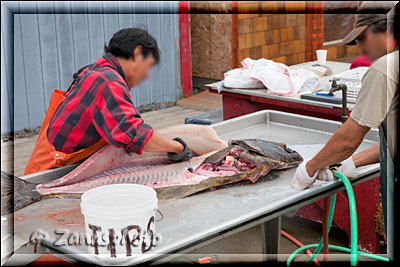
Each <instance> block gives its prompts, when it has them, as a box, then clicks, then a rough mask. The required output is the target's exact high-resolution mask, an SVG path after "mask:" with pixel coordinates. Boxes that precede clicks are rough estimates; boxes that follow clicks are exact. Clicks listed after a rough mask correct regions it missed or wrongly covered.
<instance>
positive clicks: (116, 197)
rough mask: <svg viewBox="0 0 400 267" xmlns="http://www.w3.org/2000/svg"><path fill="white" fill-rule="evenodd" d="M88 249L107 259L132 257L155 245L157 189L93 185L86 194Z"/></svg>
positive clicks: (135, 186) (83, 207)
mask: <svg viewBox="0 0 400 267" xmlns="http://www.w3.org/2000/svg"><path fill="white" fill-rule="evenodd" d="M81 199H82V201H81V212H82V214H83V216H84V218H85V229H86V240H87V242H89V244H88V250H89V253H91V254H96V255H98V256H99V257H100V258H101V259H103V260H106V261H110V260H111V261H120V260H126V259H131V258H132V257H134V256H138V255H140V254H142V253H143V252H146V251H149V250H150V249H151V248H152V247H153V246H154V244H155V239H156V236H155V209H157V202H158V199H157V195H156V191H155V190H154V189H153V188H151V187H148V186H143V185H137V184H114V185H106V186H101V187H97V188H93V189H91V190H89V191H86V192H85V193H84V194H83V195H82V198H81Z"/></svg>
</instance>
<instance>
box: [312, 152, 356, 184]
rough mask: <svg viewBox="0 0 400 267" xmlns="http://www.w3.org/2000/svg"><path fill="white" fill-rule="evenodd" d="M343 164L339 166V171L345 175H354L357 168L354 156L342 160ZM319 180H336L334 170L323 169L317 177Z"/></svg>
mask: <svg viewBox="0 0 400 267" xmlns="http://www.w3.org/2000/svg"><path fill="white" fill-rule="evenodd" d="M340 164H341V165H342V166H340V167H338V168H337V171H338V172H341V173H343V174H344V175H345V176H348V177H352V176H354V175H353V171H354V170H355V169H356V165H355V164H354V161H353V157H349V158H347V159H345V160H343V161H342V162H340ZM317 179H318V180H321V181H332V180H335V177H334V176H333V173H332V171H331V170H330V169H329V168H325V169H321V171H320V172H319V174H318V177H317Z"/></svg>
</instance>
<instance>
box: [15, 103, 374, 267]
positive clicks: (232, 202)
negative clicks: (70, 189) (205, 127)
mask: <svg viewBox="0 0 400 267" xmlns="http://www.w3.org/2000/svg"><path fill="white" fill-rule="evenodd" d="M340 126H341V123H339V122H334V121H328V120H322V119H318V118H312V117H306V116H301V115H295V114H289V113H283V112H279V111H268V110H265V111H259V112H256V113H252V114H248V115H245V116H241V117H238V118H234V119H231V120H228V121H224V122H221V123H218V124H215V125H213V127H214V129H215V130H216V132H217V133H218V135H219V136H221V138H222V139H224V140H229V139H236V138H260V139H265V140H269V141H276V142H283V143H286V144H287V145H289V147H290V148H292V149H294V150H296V151H298V152H299V153H300V154H301V155H302V156H303V157H304V158H305V159H307V158H309V157H312V156H313V155H315V154H316V153H317V152H318V151H319V149H321V148H322V147H323V146H324V144H325V143H326V142H327V141H328V139H329V138H330V137H331V135H332V133H333V132H335V131H336V130H337V129H338V128H339V127H340ZM377 141H378V132H377V131H376V130H371V131H370V132H369V133H368V134H367V135H366V138H365V140H364V141H363V143H362V144H361V146H360V148H359V150H362V149H365V148H368V147H370V146H372V145H373V144H375V143H376V142H377ZM70 168H71V167H70ZM58 172H60V170H58ZM61 172H65V170H61ZM294 172H295V168H293V169H289V170H283V171H275V172H271V174H270V177H271V178H273V179H271V180H268V181H260V182H256V183H254V184H251V183H242V184H240V185H239V184H238V185H235V186H228V187H226V188H221V189H216V190H209V191H207V192H203V193H199V194H196V195H193V196H190V197H187V198H184V199H180V200H176V201H170V202H166V203H163V204H161V205H159V210H160V211H161V212H162V214H163V215H164V218H163V219H162V220H161V221H159V222H157V223H156V232H157V234H160V235H161V237H162V239H161V241H160V243H159V244H158V245H157V246H156V247H155V248H154V249H152V250H151V251H149V252H146V253H145V254H143V255H140V256H139V257H135V258H132V259H131V260H130V261H128V262H124V263H123V264H127V265H132V264H138V263H144V262H154V261H161V260H162V261H165V260H169V259H172V258H173V257H176V256H177V255H178V254H181V253H189V252H190V251H192V250H193V249H195V248H198V247H202V246H204V245H206V244H209V243H211V242H214V241H216V240H219V239H221V238H224V237H227V236H229V235H232V234H234V233H237V232H240V231H243V230H245V229H248V228H250V227H253V226H255V225H260V226H261V227H262V228H261V229H262V236H261V238H262V240H263V252H264V254H265V260H271V259H272V260H274V259H275V260H276V255H277V254H279V240H280V216H281V215H283V214H285V213H288V212H291V211H294V210H296V209H298V208H300V207H302V206H305V205H307V204H310V203H312V202H315V201H317V200H319V199H322V198H325V197H327V196H329V195H332V194H334V193H337V192H340V191H344V186H343V185H342V183H341V182H340V181H338V180H337V181H331V182H322V181H317V182H316V183H315V184H314V186H313V187H312V188H310V189H307V190H304V191H296V190H294V189H292V188H291V187H290V182H291V179H292V177H293V174H294ZM59 175H61V174H59ZM378 175H379V164H373V165H368V166H364V167H362V168H358V169H357V170H356V176H355V177H352V178H351V179H350V180H351V183H352V184H353V185H356V184H359V183H363V182H366V181H368V180H370V179H372V178H375V177H377V176H378ZM28 178H29V179H36V180H40V177H33V176H30V177H28ZM47 179H49V175H47ZM79 203H80V200H79V199H62V200H61V199H48V200H44V201H41V202H39V203H35V204H32V205H30V206H28V207H26V208H24V209H22V210H20V211H19V212H17V213H16V214H15V218H14V219H15V224H14V230H15V240H16V241H15V249H16V255H14V256H13V257H11V259H12V260H16V261H18V258H16V257H18V255H17V254H18V251H21V250H24V248H25V251H24V253H27V252H26V250H27V247H30V248H31V249H32V248H33V245H32V244H30V245H27V242H28V241H29V238H30V235H31V234H32V232H34V231H35V230H36V229H38V228H40V229H42V230H43V231H45V232H46V233H47V234H48V236H47V237H46V238H45V239H43V240H42V241H41V242H40V245H41V246H42V247H46V248H48V249H49V250H51V251H52V252H53V253H60V254H63V257H65V258H66V259H68V260H69V261H72V262H75V261H85V262H91V263H96V264H99V265H102V264H104V263H103V262H102V261H99V260H98V259H97V258H96V257H95V256H94V255H90V254H87V247H86V246H85V245H61V246H57V245H54V241H55V240H56V238H57V237H59V236H60V235H56V234H55V233H54V231H55V230H57V229H58V230H60V229H61V230H64V231H69V233H84V225H83V221H82V220H83V217H82V215H81V214H80V208H79ZM18 249H19V250H18ZM42 250H43V248H42ZM25 255H26V254H25Z"/></svg>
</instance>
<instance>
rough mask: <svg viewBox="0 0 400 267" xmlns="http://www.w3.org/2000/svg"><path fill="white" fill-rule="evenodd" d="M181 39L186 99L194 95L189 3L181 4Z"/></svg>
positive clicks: (183, 87)
mask: <svg viewBox="0 0 400 267" xmlns="http://www.w3.org/2000/svg"><path fill="white" fill-rule="evenodd" d="M179 37H180V38H179V39H180V51H181V79H182V96H183V97H186V96H190V95H191V94H192V60H191V55H190V12H189V1H180V2H179Z"/></svg>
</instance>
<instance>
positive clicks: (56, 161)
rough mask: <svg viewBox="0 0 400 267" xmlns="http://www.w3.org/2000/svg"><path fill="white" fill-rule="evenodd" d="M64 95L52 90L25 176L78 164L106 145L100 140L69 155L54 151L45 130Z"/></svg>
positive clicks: (61, 92) (62, 92) (59, 91)
mask: <svg viewBox="0 0 400 267" xmlns="http://www.w3.org/2000/svg"><path fill="white" fill-rule="evenodd" d="M65 93H66V92H64V91H61V90H57V89H55V90H53V94H52V96H51V100H50V105H49V108H48V110H47V113H46V116H45V117H44V120H43V124H42V127H41V128H40V132H39V136H38V139H37V141H36V145H35V148H34V149H33V152H32V155H31V157H30V158H29V162H28V165H27V166H26V168H25V175H27V174H30V173H34V172H39V171H43V170H47V169H51V168H55V167H61V166H65V165H70V164H73V163H76V162H79V161H81V160H83V159H85V158H87V157H89V156H90V155H92V154H93V153H95V152H96V151H98V150H99V149H100V148H102V147H103V146H105V145H107V142H106V141H104V140H103V139H100V140H99V141H97V142H96V143H94V144H93V145H91V146H89V147H87V148H82V149H81V150H78V151H76V152H73V153H70V154H66V153H63V152H60V151H56V149H55V148H54V146H53V145H52V144H51V143H50V142H49V141H48V139H47V129H48V127H49V125H50V122H51V120H52V119H53V116H54V114H55V113H56V111H57V109H58V107H59V106H60V105H61V103H62V102H63V101H64V99H65Z"/></svg>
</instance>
